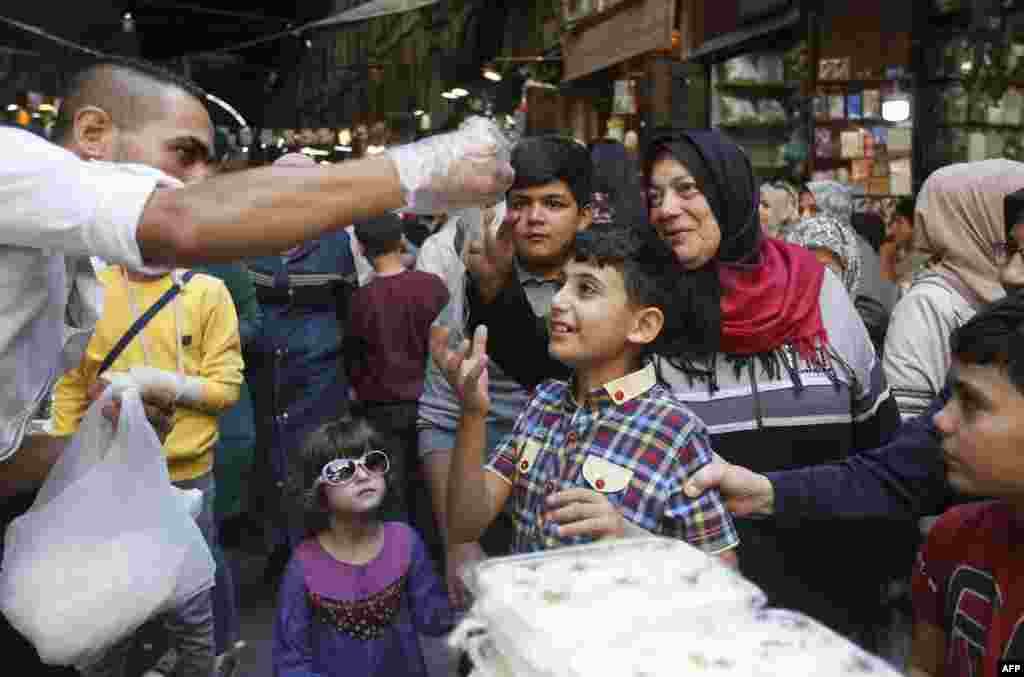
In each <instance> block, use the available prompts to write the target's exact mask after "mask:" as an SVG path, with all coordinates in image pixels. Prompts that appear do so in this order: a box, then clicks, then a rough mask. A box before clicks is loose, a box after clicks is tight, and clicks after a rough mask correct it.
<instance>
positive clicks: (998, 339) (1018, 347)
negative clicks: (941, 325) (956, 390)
mask: <svg viewBox="0 0 1024 677" xmlns="http://www.w3.org/2000/svg"><path fill="white" fill-rule="evenodd" d="M949 344H950V348H951V349H952V352H953V356H954V357H956V359H957V360H958V361H960V362H962V363H964V364H975V365H979V366H998V367H1002V368H1004V369H1005V370H1006V373H1007V375H1008V376H1009V379H1010V381H1011V382H1012V383H1013V385H1014V386H1015V387H1016V388H1017V390H1018V391H1019V392H1020V393H1021V394H1024V293H1019V292H1018V293H1012V294H1010V295H1009V296H1006V297H1004V298H1002V299H1000V300H998V301H996V302H995V303H993V304H991V305H989V306H987V307H986V308H984V309H983V310H981V311H980V312H979V313H978V314H977V315H975V316H974V317H972V318H971V319H970V320H968V321H967V323H966V324H964V325H963V326H961V327H959V328H957V329H956V330H955V331H954V332H953V334H952V336H951V337H950V339H949Z"/></svg>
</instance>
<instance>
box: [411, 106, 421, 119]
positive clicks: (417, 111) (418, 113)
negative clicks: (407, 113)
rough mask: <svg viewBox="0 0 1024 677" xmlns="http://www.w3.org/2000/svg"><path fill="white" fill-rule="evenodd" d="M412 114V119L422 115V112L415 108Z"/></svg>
mask: <svg viewBox="0 0 1024 677" xmlns="http://www.w3.org/2000/svg"><path fill="white" fill-rule="evenodd" d="M412 114H413V116H414V117H419V116H421V115H423V111H422V110H420V109H419V108H417V109H416V110H414V111H413V112H412Z"/></svg>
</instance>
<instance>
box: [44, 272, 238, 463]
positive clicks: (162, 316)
mask: <svg viewBox="0 0 1024 677" xmlns="http://www.w3.org/2000/svg"><path fill="white" fill-rule="evenodd" d="M98 277H99V280H100V283H101V284H102V285H103V287H104V296H103V315H102V317H101V318H100V320H99V322H97V323H96V331H95V333H94V334H93V336H92V339H91V340H90V341H89V345H88V347H87V348H86V351H85V356H84V357H83V358H82V362H81V364H79V365H78V367H76V368H75V369H72V370H71V371H69V372H67V373H66V374H64V376H63V377H62V378H61V379H60V381H58V383H57V386H56V388H55V389H54V392H53V407H52V412H53V428H54V429H53V432H54V433H55V434H57V435H70V434H72V433H73V432H75V431H76V430H78V426H79V423H80V422H81V420H82V417H83V416H85V412H86V410H87V409H88V407H89V400H88V395H87V393H88V390H89V386H90V385H91V384H93V383H94V382H95V381H96V377H97V373H96V372H97V370H98V369H99V367H100V364H101V363H102V362H103V358H105V357H106V355H107V353H109V352H110V350H111V349H112V348H113V347H114V345H115V344H116V343H117V341H118V340H119V339H120V338H121V337H122V336H123V335H124V333H125V332H126V331H127V330H128V328H129V327H130V326H131V325H132V323H134V322H135V318H136V317H137V315H136V313H135V311H134V310H133V308H132V302H131V295H130V294H129V289H131V291H132V292H133V293H134V300H135V308H136V309H137V311H138V313H139V314H140V315H141V314H142V313H145V312H146V311H147V310H148V309H149V308H150V306H152V305H153V304H154V303H156V301H157V300H158V299H159V298H160V297H161V296H163V294H164V292H166V291H167V290H168V289H170V288H171V284H172V283H173V281H172V278H171V275H169V274H168V275H164V276H163V277H160V278H156V279H153V280H147V281H145V282H140V281H132V280H129V279H128V278H127V277H126V276H125V275H124V272H123V271H122V269H121V268H120V267H116V266H114V267H110V268H106V269H104V270H102V271H100V273H99V274H98ZM179 304H180V308H175V306H176V305H179ZM176 317H177V322H178V323H179V327H178V328H177V329H176V328H175V321H176ZM179 331H180V335H181V344H180V350H181V357H182V366H183V369H184V373H185V375H186V376H190V377H197V378H198V379H200V382H201V384H202V402H201V405H200V406H201V407H202V410H200V409H198V408H190V407H187V406H184V405H182V404H179V405H178V406H177V410H176V412H175V414H174V419H173V424H174V426H173V428H172V429H171V433H170V434H169V435H168V436H167V439H166V441H165V442H164V453H165V454H166V455H167V467H168V470H169V472H170V475H171V480H172V481H175V482H180V481H184V480H192V479H196V478H198V477H201V476H203V475H205V474H207V473H209V472H210V471H212V470H213V450H214V446H215V445H216V443H217V436H218V432H217V414H218V413H219V412H222V411H224V410H226V409H228V408H229V407H231V406H232V405H233V404H234V403H235V402H237V401H238V395H239V390H240V387H241V383H242V366H243V363H242V347H241V342H240V340H239V337H238V315H237V314H236V312H235V305H234V302H233V301H232V300H231V295H230V294H229V293H228V290H227V287H225V286H224V283H223V282H221V281H220V280H218V279H217V278H215V277H211V276H209V275H203V274H196V275H195V276H193V277H192V279H191V280H189V282H188V284H186V285H185V287H184V289H183V290H182V291H181V293H180V294H178V296H177V297H176V298H175V299H174V300H173V301H171V302H170V303H169V304H167V305H166V306H164V307H163V309H161V311H160V312H159V313H157V314H156V316H155V317H153V319H152V320H150V321H149V324H147V325H146V327H145V329H143V330H142V334H141V336H143V337H144V339H143V340H140V337H139V336H136V337H135V338H134V339H132V342H131V343H129V344H128V346H127V347H126V348H125V350H124V352H122V353H121V355H120V357H118V358H117V360H116V361H115V362H114V364H113V365H112V366H111V367H110V371H112V372H119V371H128V370H129V369H131V368H132V367H135V366H143V365H146V366H150V367H155V368H157V369H163V370H166V371H170V372H177V371H178V348H179V346H178V345H176V344H177V343H178V340H177V336H178V332H179ZM143 341H144V342H145V348H146V350H145V351H144V350H143ZM147 354H148V357H149V363H148V364H147V362H146V355H147Z"/></svg>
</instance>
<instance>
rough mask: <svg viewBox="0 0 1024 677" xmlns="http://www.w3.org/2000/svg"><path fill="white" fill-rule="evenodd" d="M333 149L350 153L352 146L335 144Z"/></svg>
mask: <svg viewBox="0 0 1024 677" xmlns="http://www.w3.org/2000/svg"><path fill="white" fill-rule="evenodd" d="M334 150H336V151H338V152H339V153H351V152H352V147H351V146H335V147H334Z"/></svg>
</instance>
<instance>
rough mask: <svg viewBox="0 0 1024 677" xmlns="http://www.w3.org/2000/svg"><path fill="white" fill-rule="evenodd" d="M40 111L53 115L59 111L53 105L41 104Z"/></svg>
mask: <svg viewBox="0 0 1024 677" xmlns="http://www.w3.org/2000/svg"><path fill="white" fill-rule="evenodd" d="M39 110H41V111H44V112H49V113H52V112H54V111H55V110H57V109H56V108H55V107H54V105H53V104H52V103H41V104H39Z"/></svg>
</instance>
